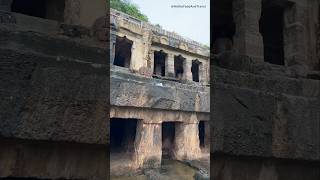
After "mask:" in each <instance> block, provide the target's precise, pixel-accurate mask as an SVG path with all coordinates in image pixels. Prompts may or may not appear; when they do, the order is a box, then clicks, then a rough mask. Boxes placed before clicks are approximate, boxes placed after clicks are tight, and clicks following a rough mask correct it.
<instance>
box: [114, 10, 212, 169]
mask: <svg viewBox="0 0 320 180" xmlns="http://www.w3.org/2000/svg"><path fill="white" fill-rule="evenodd" d="M110 20H111V21H110V22H111V32H110V34H111V37H110V39H111V41H110V47H111V50H110V66H111V83H110V95H111V96H110V104H111V109H110V118H111V121H110V124H111V125H110V127H111V132H110V133H111V135H112V133H113V125H112V124H115V123H117V122H121V121H122V120H123V119H127V120H129V121H130V120H138V121H137V125H136V132H135V133H134V134H131V135H132V136H134V137H135V139H134V147H133V149H132V150H125V148H123V147H122V150H119V151H122V154H126V153H128V152H131V154H130V155H129V157H128V158H127V159H121V160H122V161H125V162H126V163H123V164H122V165H121V164H120V165H119V161H121V160H120V159H119V158H115V159H114V160H113V158H112V157H121V156H122V157H123V156H124V155H119V154H121V153H118V152H119V151H113V150H112V149H113V148H114V147H113V141H116V140H119V139H120V137H115V140H112V138H111V142H110V143H111V145H110V146H111V161H110V166H111V169H110V171H111V174H121V170H123V171H122V173H127V170H128V169H131V170H133V171H134V170H136V169H140V168H148V167H159V166H160V164H161V159H162V158H163V157H164V156H166V155H168V156H170V157H171V158H172V159H177V160H182V161H185V160H197V159H200V158H203V157H206V158H209V154H208V153H209V150H208V149H209V141H208V139H209V123H204V126H205V127H204V128H202V129H201V128H199V127H200V125H199V124H200V122H201V121H204V122H208V121H209V119H210V117H209V111H210V101H209V99H210V93H209V81H210V79H209V49H206V48H205V47H204V46H203V45H201V44H199V43H197V42H195V41H192V40H188V39H186V38H183V37H181V36H179V35H177V34H175V33H172V32H168V31H165V30H163V29H161V28H159V27H157V26H154V25H151V24H149V23H146V22H142V21H140V20H138V19H135V18H133V17H131V16H129V15H127V14H124V13H121V12H118V11H116V10H113V9H111V19H110ZM125 56H126V57H125ZM127 123H129V122H127ZM171 130H173V131H172V132H171ZM200 131H204V132H205V133H204V135H203V136H201V137H203V140H200V139H201V138H200ZM170 135H172V136H170ZM119 136H120V135H119ZM117 138H118V139H117ZM200 141H204V142H205V143H204V144H205V145H204V147H201V146H200V144H201V143H200ZM124 167H126V168H124Z"/></svg>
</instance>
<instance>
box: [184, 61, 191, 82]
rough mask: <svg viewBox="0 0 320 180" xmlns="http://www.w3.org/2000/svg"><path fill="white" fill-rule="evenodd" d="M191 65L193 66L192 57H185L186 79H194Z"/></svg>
mask: <svg viewBox="0 0 320 180" xmlns="http://www.w3.org/2000/svg"><path fill="white" fill-rule="evenodd" d="M191 66H192V59H187V58H186V59H185V60H184V67H183V71H184V80H187V81H192V72H191Z"/></svg>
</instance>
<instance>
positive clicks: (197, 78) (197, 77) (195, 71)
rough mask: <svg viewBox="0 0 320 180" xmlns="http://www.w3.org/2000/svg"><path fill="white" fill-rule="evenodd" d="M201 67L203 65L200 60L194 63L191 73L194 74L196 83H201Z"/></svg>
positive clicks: (193, 79) (193, 78)
mask: <svg viewBox="0 0 320 180" xmlns="http://www.w3.org/2000/svg"><path fill="white" fill-rule="evenodd" d="M200 65H201V62H200V61H198V60H193V61H192V66H191V72H192V81H194V82H199V81H200V75H199V71H200Z"/></svg>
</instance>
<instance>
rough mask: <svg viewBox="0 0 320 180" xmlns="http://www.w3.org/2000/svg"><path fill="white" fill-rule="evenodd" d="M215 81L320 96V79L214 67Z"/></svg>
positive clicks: (291, 93)
mask: <svg viewBox="0 0 320 180" xmlns="http://www.w3.org/2000/svg"><path fill="white" fill-rule="evenodd" d="M212 72H213V77H212V80H213V82H214V83H224V84H230V85H233V86H236V87H240V88H249V89H256V90H261V91H265V92H270V93H277V94H279V93H280V94H287V95H293V96H303V97H320V81H317V80H311V79H302V78H289V77H285V76H276V75H274V76H263V75H258V74H252V73H247V72H239V71H232V70H228V69H223V68H219V67H213V68H212Z"/></svg>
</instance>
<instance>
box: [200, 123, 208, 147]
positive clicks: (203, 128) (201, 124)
mask: <svg viewBox="0 0 320 180" xmlns="http://www.w3.org/2000/svg"><path fill="white" fill-rule="evenodd" d="M205 131H206V130H205V123H204V121H200V122H199V142H200V148H204V147H205V140H204V139H205V133H206V132H205Z"/></svg>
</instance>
